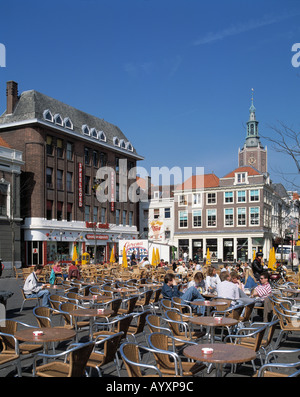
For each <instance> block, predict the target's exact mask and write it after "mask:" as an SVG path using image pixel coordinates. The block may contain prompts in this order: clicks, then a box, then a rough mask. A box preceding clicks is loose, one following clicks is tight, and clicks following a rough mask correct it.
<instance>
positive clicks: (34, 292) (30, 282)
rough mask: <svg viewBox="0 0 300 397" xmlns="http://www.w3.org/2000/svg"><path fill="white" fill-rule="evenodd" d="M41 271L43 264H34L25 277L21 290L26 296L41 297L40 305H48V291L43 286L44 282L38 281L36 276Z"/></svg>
mask: <svg viewBox="0 0 300 397" xmlns="http://www.w3.org/2000/svg"><path fill="white" fill-rule="evenodd" d="M42 272H43V265H35V267H34V271H33V272H32V273H30V274H29V276H28V277H27V278H26V280H25V283H24V286H23V291H24V294H25V296H26V298H42V306H47V307H50V302H49V297H50V291H49V290H47V289H44V288H45V284H41V283H40V282H39V281H38V276H40V275H41V274H42Z"/></svg>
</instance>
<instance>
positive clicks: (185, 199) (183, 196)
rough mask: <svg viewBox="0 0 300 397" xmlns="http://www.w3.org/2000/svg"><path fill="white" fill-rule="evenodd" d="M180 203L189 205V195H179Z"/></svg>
mask: <svg viewBox="0 0 300 397" xmlns="http://www.w3.org/2000/svg"><path fill="white" fill-rule="evenodd" d="M179 205H187V197H186V195H185V194H181V195H180V196H179Z"/></svg>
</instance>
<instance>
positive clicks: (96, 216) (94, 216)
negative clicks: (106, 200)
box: [93, 207, 98, 222]
mask: <svg viewBox="0 0 300 397" xmlns="http://www.w3.org/2000/svg"><path fill="white" fill-rule="evenodd" d="M93 222H98V207H93Z"/></svg>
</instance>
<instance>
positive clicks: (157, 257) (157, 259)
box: [156, 248, 160, 266]
mask: <svg viewBox="0 0 300 397" xmlns="http://www.w3.org/2000/svg"><path fill="white" fill-rule="evenodd" d="M159 263H160V255H159V250H158V248H156V266H158V265H159Z"/></svg>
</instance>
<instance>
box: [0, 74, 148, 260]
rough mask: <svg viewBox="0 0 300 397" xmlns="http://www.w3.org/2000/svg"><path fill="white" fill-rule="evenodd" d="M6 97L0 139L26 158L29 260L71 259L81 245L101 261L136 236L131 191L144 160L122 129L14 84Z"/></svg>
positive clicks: (25, 217)
mask: <svg viewBox="0 0 300 397" xmlns="http://www.w3.org/2000/svg"><path fill="white" fill-rule="evenodd" d="M6 95H7V109H6V111H5V112H4V113H3V115H2V116H1V117H0V136H1V137H3V138H4V139H5V141H6V142H7V143H8V144H9V145H10V146H11V147H13V148H14V149H16V150H18V151H21V152H22V153H23V160H24V165H23V166H22V175H21V179H22V186H24V188H23V190H22V191H21V198H22V206H21V216H22V218H23V225H22V231H23V240H24V249H23V258H22V260H23V263H24V264H26V265H31V264H35V263H43V264H46V263H48V262H50V263H51V262H53V260H55V259H57V258H58V259H63V260H69V259H70V258H71V257H72V254H73V249H74V246H75V245H77V250H78V251H79V254H82V253H83V252H86V251H87V252H89V253H90V254H91V255H92V256H93V255H94V254H95V255H96V258H95V260H97V261H99V260H103V259H108V258H109V255H110V252H111V249H112V247H113V246H116V245H117V243H118V240H119V239H124V238H128V239H132V238H136V236H137V235H138V230H137V225H138V213H137V204H136V203H134V202H133V201H130V200H129V199H128V195H127V193H128V187H130V186H131V184H132V183H134V182H135V179H136V177H135V172H134V170H135V167H136V162H137V161H138V160H142V159H143V158H142V157H141V156H140V155H138V154H137V152H136V150H135V148H134V147H133V145H132V143H131V142H129V140H128V139H127V138H126V136H125V135H124V134H123V133H122V131H121V130H120V129H119V128H118V127H117V126H115V125H113V124H111V123H108V122H106V121H104V120H103V119H99V118H97V117H95V116H93V115H90V114H87V113H85V112H82V111H80V110H78V109H75V108H74V107H72V106H69V105H66V104H64V103H62V102H60V101H58V100H56V99H53V98H51V97H48V96H46V95H44V94H41V93H39V92H37V91H35V90H30V91H25V92H22V94H21V95H20V96H19V95H18V85H17V83H15V82H13V81H10V82H8V83H7V92H6ZM121 163H122V165H123V167H122V174H123V177H122V178H121V175H120V172H121V167H120V164H121ZM124 164H125V166H126V169H125V173H124ZM105 167H106V168H105ZM99 170H102V172H101V173H99ZM105 170H106V171H105ZM129 171H130V175H129V176H128V173H129ZM124 178H125V179H124ZM116 248H117V247H116ZM115 252H117V251H115Z"/></svg>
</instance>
